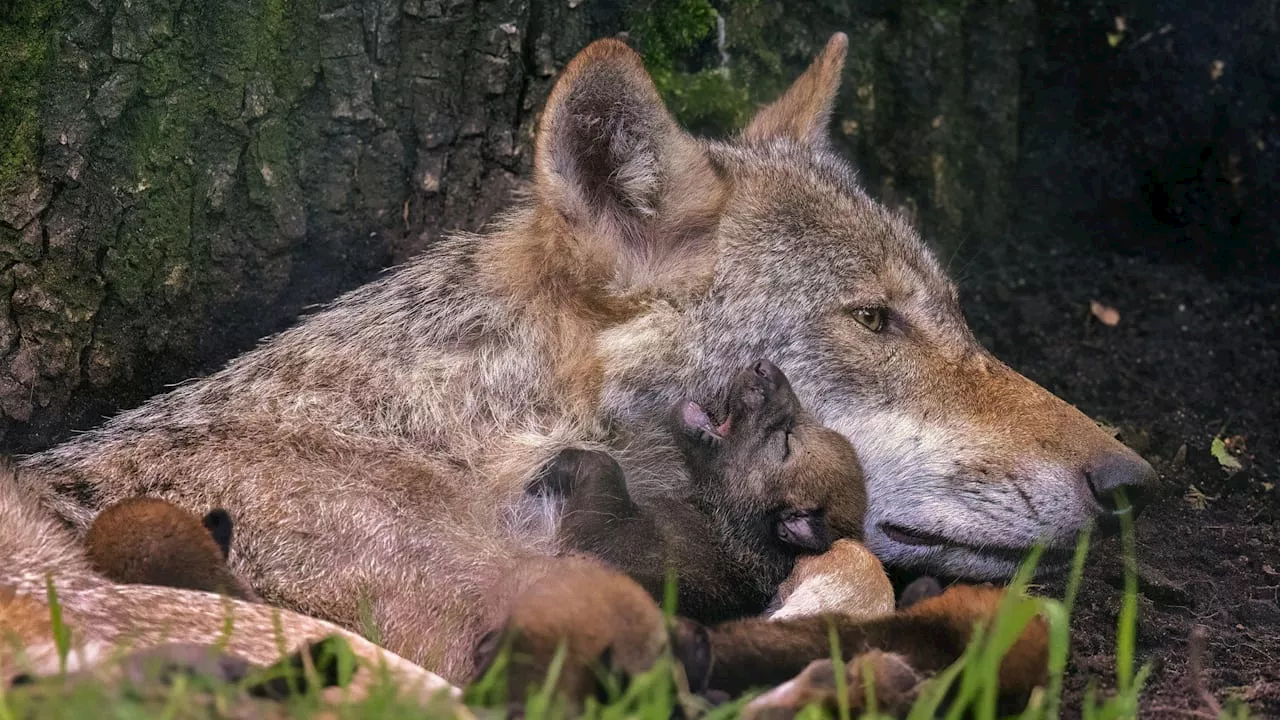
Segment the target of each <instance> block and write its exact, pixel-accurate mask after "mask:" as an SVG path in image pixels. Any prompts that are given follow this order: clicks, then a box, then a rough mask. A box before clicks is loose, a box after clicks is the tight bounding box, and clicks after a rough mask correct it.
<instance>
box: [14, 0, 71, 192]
mask: <svg viewBox="0 0 1280 720" xmlns="http://www.w3.org/2000/svg"><path fill="white" fill-rule="evenodd" d="M61 7H62V3H61V1H60V0H10V1H9V2H6V3H3V4H0V192H7V191H11V190H12V188H13V185H14V183H16V182H17V180H18V178H20V177H22V176H23V175H27V174H30V173H33V172H35V170H36V168H37V166H38V164H39V159H40V119H39V107H40V88H41V85H42V81H43V79H44V75H45V72H46V71H47V70H48V67H49V61H50V59H51V57H52V54H53V49H54V41H53V40H54V36H55V25H56V23H57V21H58V18H59V15H60V11H61Z"/></svg>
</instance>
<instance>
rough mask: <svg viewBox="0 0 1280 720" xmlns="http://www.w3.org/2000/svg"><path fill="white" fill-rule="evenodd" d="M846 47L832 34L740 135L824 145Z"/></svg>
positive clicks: (845, 38) (839, 35) (843, 40)
mask: <svg viewBox="0 0 1280 720" xmlns="http://www.w3.org/2000/svg"><path fill="white" fill-rule="evenodd" d="M848 50H849V37H848V36H847V35H845V34H844V33H836V34H834V35H832V36H831V39H830V40H828V41H827V45H826V47H824V48H823V49H822V52H821V53H819V54H818V57H816V58H814V60H813V62H812V63H811V64H810V65H809V68H808V69H807V70H805V71H804V73H803V74H801V75H800V77H798V78H796V81H795V82H793V83H792V84H791V87H789V88H787V91H786V92H785V93H783V94H782V97H780V98H778V99H777V100H775V101H774V102H773V104H771V105H768V106H766V107H765V108H764V109H763V110H761V111H760V112H759V113H757V114H756V116H755V117H754V118H752V120H751V122H750V123H749V124H748V125H747V127H746V129H745V130H743V131H742V136H743V137H744V138H745V139H747V140H748V141H755V142H761V141H766V140H769V139H771V138H777V137H781V138H787V139H789V140H793V141H795V142H798V143H800V144H802V145H807V146H810V147H824V146H826V144H827V142H828V139H827V122H828V121H830V120H831V108H832V106H833V105H834V104H835V101H836V93H837V92H839V90H840V75H841V73H842V72H843V71H844V58H845V55H846V54H847V53H848Z"/></svg>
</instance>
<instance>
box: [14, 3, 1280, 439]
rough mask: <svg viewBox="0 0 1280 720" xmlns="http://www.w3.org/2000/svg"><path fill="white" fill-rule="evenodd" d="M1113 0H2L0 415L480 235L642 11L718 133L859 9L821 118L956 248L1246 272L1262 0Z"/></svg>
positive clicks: (1264, 112) (147, 372) (124, 383)
mask: <svg viewBox="0 0 1280 720" xmlns="http://www.w3.org/2000/svg"><path fill="white" fill-rule="evenodd" d="M1121 5H1123V6H1124V7H1119V6H1116V5H1115V3H1107V4H1104V3H1101V2H1096V1H1095V0H902V2H890V1H889V0H867V1H866V2H860V3H844V2H833V1H831V0H819V1H817V2H811V3H790V2H781V1H780V0H720V1H718V2H709V0H628V1H626V2H605V0H485V1H483V2H478V1H475V0H468V1H463V0H203V1H201V2H183V1H181V0H16V1H15V2H14V3H11V4H9V5H8V6H6V8H5V9H3V10H0V15H4V14H5V13H7V14H8V16H7V17H0V88H3V89H2V90H0V152H2V153H3V155H0V267H2V270H0V305H2V306H3V307H0V438H2V439H3V442H4V445H5V446H6V447H7V448H8V449H11V450H29V449H36V448H39V447H42V446H44V445H47V444H48V443H50V442H52V441H53V440H55V439H57V438H58V437H60V436H62V435H64V434H65V433H66V432H67V431H68V430H69V429H72V428H76V427H84V426H86V425H91V424H94V423H95V422H97V421H98V420H99V419H100V418H101V416H102V415H103V414H105V413H108V412H111V411H112V410H114V409H116V408H118V407H122V406H128V405H132V404H136V403H137V402H139V401H140V400H142V399H143V398H145V397H146V396H147V395H150V394H152V393H154V392H156V391H157V390H159V389H161V388H162V387H163V385H164V384H165V383H169V382H175V381H179V380H181V379H183V378H185V377H188V376H190V375H192V374H194V373H198V372H202V371H205V370H207V369H209V368H212V367H215V366H216V365H217V364H219V363H221V362H223V361H225V360H226V359H227V358H229V357H231V356H234V355H235V354H237V353H239V352H241V351H243V350H244V349H246V348H247V347H250V346H251V345H252V344H253V343H254V342H255V341H256V340H257V338H259V337H261V336H263V335H266V334H268V333H270V332H272V331H275V330H278V329H280V328H282V327H283V326H285V325H287V324H289V323H290V322H292V320H293V319H294V318H295V317H296V316H297V314H298V313H299V312H300V311H301V310H303V309H304V308H305V307H306V306H307V305H308V304H311V303H316V302H321V301H324V300H327V299H330V298H332V297H334V296H335V295H336V294H338V293H339V292H340V291H342V290H344V289H348V288H351V287H354V286H355V285H357V284H359V283H360V282H363V281H365V280H367V279H369V278H370V277H372V276H373V275H374V274H375V273H376V272H377V271H378V270H379V269H380V268H383V267H386V266H387V265H389V264H392V263H394V262H398V261H401V260H403V259H405V258H406V257H408V256H409V255H411V254H413V253H415V252H417V251H420V250H422V249H424V248H426V247H428V246H429V245H430V243H431V241H432V239H433V238H436V237H438V236H439V235H440V234H441V232H443V231H446V230H449V229H453V228H466V229H475V228H477V227H479V226H481V225H482V224H483V223H484V221H486V220H487V219H488V218H490V217H491V216H492V214H493V213H494V211H495V210H497V209H499V208H502V207H503V206H505V205H506V204H507V203H508V202H509V200H510V196H511V192H512V190H513V189H515V188H517V187H518V186H519V184H520V182H521V181H520V178H521V177H522V176H523V175H524V174H525V171H526V169H527V167H528V164H529V160H530V138H531V132H532V128H533V126H534V123H535V120H536V112H537V110H538V109H539V108H540V107H541V103H542V100H543V98H544V97H545V95H546V92H547V90H548V89H549V85H550V81H551V80H552V78H553V75H554V73H555V72H556V70H557V69H558V68H559V67H561V66H562V65H563V63H564V62H566V61H567V60H568V58H570V57H571V56H572V55H573V53H574V52H576V51H577V50H578V49H580V48H581V47H582V46H583V45H585V44H586V42H588V41H589V40H590V39H592V38H594V37H599V36H603V35H609V34H613V33H615V32H618V31H621V30H628V29H630V30H632V31H633V39H635V40H636V41H638V42H639V43H640V44H641V46H642V47H644V48H646V49H648V50H650V51H651V65H652V66H653V67H654V69H655V71H656V72H658V74H659V82H660V84H661V85H662V86H663V89H664V91H665V92H666V93H667V94H668V96H669V97H670V98H671V99H672V101H673V106H675V107H677V109H678V110H679V111H680V113H681V114H682V115H683V116H684V117H683V119H684V120H686V121H688V122H689V123H691V124H692V125H694V126H696V127H698V128H700V129H703V130H711V131H717V130H718V131H726V130H728V129H730V128H729V127H727V126H729V125H732V124H734V123H735V122H740V121H741V120H742V119H743V118H744V117H745V116H746V115H747V113H748V112H749V111H750V109H751V106H752V105H753V104H754V103H755V102H758V101H760V100H767V99H769V98H770V97H771V96H773V95H774V94H775V93H776V91H777V90H778V89H780V88H781V87H782V85H783V84H784V82H785V81H786V80H787V79H789V78H790V77H792V76H793V75H794V73H795V72H796V71H798V69H799V68H800V67H802V66H803V65H804V64H805V63H806V62H807V61H808V60H809V58H811V57H812V55H813V53H814V52H815V51H816V49H817V48H818V47H820V46H821V44H822V43H823V42H824V41H825V39H826V38H827V36H828V35H829V33H830V32H832V31H835V30H844V31H846V32H848V33H849V34H850V37H851V40H852V43H851V55H850V62H849V67H848V70H847V73H846V81H845V85H844V91H843V93H842V95H841V98H840V101H839V108H838V112H837V117H836V118H835V123H834V125H835V127H834V130H835V132H836V134H837V136H838V137H839V138H841V139H842V142H844V143H845V145H846V148H847V149H848V151H849V154H850V156H851V157H852V158H853V159H854V160H855V161H856V162H857V163H858V165H859V166H860V168H861V170H862V172H863V176H864V178H865V179H866V182H867V184H868V186H869V187H870V188H871V189H872V191H873V193H875V194H876V195H878V196H879V197H881V198H883V199H885V200H886V201H888V202H890V203H891V204H894V205H897V206H899V207H902V208H904V209H905V210H906V211H907V212H909V213H910V214H911V215H913V216H914V217H915V219H916V221H917V223H918V224H919V225H920V227H921V229H922V231H923V232H924V233H925V235H926V236H927V237H929V238H931V239H932V240H934V241H935V242H937V243H938V245H939V247H940V248H941V249H942V251H943V253H944V255H946V256H951V255H953V254H955V253H956V252H957V251H960V252H961V254H962V255H967V253H968V251H969V249H972V248H973V247H975V246H983V245H992V244H998V243H1000V242H1004V241H1006V239H1009V240H1008V242H1013V243H1016V242H1018V240H1017V238H1018V237H1019V236H1020V235H1022V234H1025V233H1039V234H1041V235H1044V234H1052V235H1054V236H1055V238H1056V239H1055V242H1067V243H1084V244H1089V243H1102V244H1103V246H1104V247H1105V248H1106V249H1116V248H1120V249H1122V250H1125V251H1131V252H1141V253H1147V254H1152V255H1155V256H1159V257H1168V258H1170V259H1175V260H1176V259H1183V260H1190V261H1193V262H1196V263H1201V264H1210V265H1212V266H1214V267H1217V268H1219V269H1220V270H1231V269H1232V268H1247V267H1255V266H1258V263H1257V262H1256V261H1257V260H1258V259H1259V258H1265V257H1270V256H1273V255H1274V254H1275V252H1276V247H1277V245H1276V243H1277V241H1276V240H1275V238H1276V237H1277V236H1276V234H1275V233H1274V232H1272V231H1271V228H1274V227H1276V225H1277V221H1280V217H1277V214H1278V213H1280V209H1277V207H1280V206H1277V205H1276V204H1275V203H1274V202H1271V201H1270V198H1274V197H1275V196H1276V194H1277V193H1276V191H1277V190H1278V189H1280V155H1278V153H1280V135H1278V133H1280V130H1278V129H1277V128H1280V124H1278V123H1277V119H1276V114H1277V112H1278V110H1280V108H1278V105H1280V101H1278V100H1277V98H1280V87H1278V86H1280V49H1278V48H1280V31H1278V30H1277V24H1278V23H1280V20H1278V19H1277V10H1276V5H1275V3H1274V2H1273V1H1272V0H1246V1H1245V2H1243V3H1240V4H1233V3H1220V2H1214V1H1213V0H1193V1H1192V2H1180V1H1179V2H1175V0H1151V1H1150V2H1132V3H1122V4H1121ZM713 10H714V11H718V14H719V16H720V18H721V19H722V21H723V29H724V33H723V41H720V40H718V39H717V33H716V30H715V22H714V19H715V16H716V12H713ZM1117 17H1122V18H1124V19H1123V20H1121V21H1117ZM688 28H699V31H698V32H693V33H685V32H684V30H686V29H688ZM685 34H691V35H693V37H692V38H687V37H684V36H683V35H685ZM1082 221H1083V222H1082ZM1081 222H1082V225H1080V226H1079V227H1084V228H1087V229H1080V230H1076V229H1074V228H1075V227H1077V225H1075V224H1076V223H1081ZM1050 244H1051V243H1050ZM1224 248H1225V250H1224Z"/></svg>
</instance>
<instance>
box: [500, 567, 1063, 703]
mask: <svg viewBox="0 0 1280 720" xmlns="http://www.w3.org/2000/svg"><path fill="white" fill-rule="evenodd" d="M581 562H582V563H583V564H582V566H581V567H579V568H578V571H576V572H565V573H562V574H556V575H548V576H546V577H545V578H544V579H543V580H542V581H540V582H539V583H536V584H535V585H534V586H532V588H531V589H530V591H529V592H527V593H526V594H525V595H523V596H521V597H520V598H518V599H517V601H516V603H515V610H514V612H513V613H512V615H511V616H510V617H509V618H508V619H507V621H506V623H504V624H503V625H502V626H501V628H500V631H495V632H492V633H490V634H489V635H488V636H486V639H485V641H484V642H482V643H481V644H480V646H479V649H478V651H477V660H478V662H477V666H478V667H479V668H481V669H482V670H483V669H484V668H486V667H487V666H488V664H489V663H490V662H492V660H493V659H494V658H495V657H497V655H498V648H499V638H507V639H508V642H510V643H511V646H510V647H511V657H512V660H511V662H512V666H511V675H510V676H509V678H510V680H511V681H510V682H509V683H508V686H507V691H508V700H509V702H510V703H512V704H513V705H520V704H522V703H523V702H524V700H525V699H526V697H527V694H528V692H529V690H530V688H531V687H537V686H540V684H541V683H542V682H543V678H545V677H546V672H547V669H548V667H550V666H551V664H552V658H553V656H554V655H555V653H556V651H557V648H558V647H559V646H560V644H561V643H564V645H565V648H566V650H565V655H564V658H563V665H562V668H561V675H560V684H559V689H560V690H561V691H563V692H565V693H566V694H567V696H568V699H569V700H570V702H571V703H574V702H577V701H581V700H582V699H583V698H585V697H590V696H592V695H599V694H600V693H601V691H602V684H601V678H602V677H604V676H605V674H606V673H608V672H613V673H616V674H618V675H621V676H622V678H623V679H624V680H625V678H627V677H629V676H634V675H635V674H636V672H637V671H640V670H644V669H647V668H648V667H650V666H651V665H652V663H653V662H654V660H655V659H656V658H657V657H658V656H659V655H660V654H661V653H662V652H664V651H666V650H668V649H669V650H670V651H671V652H672V654H673V656H674V657H675V658H676V659H677V660H678V661H679V662H680V663H681V664H682V666H683V668H684V670H685V675H686V677H687V679H688V683H687V684H688V689H690V690H693V691H695V692H702V693H708V694H717V695H721V696H729V697H735V696H738V695H740V694H742V693H744V692H746V691H748V690H752V689H756V688H767V687H771V686H776V685H779V684H780V683H787V682H788V681H791V680H792V679H793V678H795V679H796V682H795V683H790V684H791V686H792V687H793V688H797V687H798V688H800V689H802V690H804V691H803V692H801V693H799V694H798V695H797V694H795V693H783V695H784V696H785V697H786V698H790V700H788V702H792V701H795V700H796V698H798V697H808V698H817V699H821V698H822V696H823V695H824V694H825V693H832V692H834V691H835V687H834V685H832V686H830V687H827V686H825V685H824V684H822V683H820V682H817V681H818V680H819V679H820V678H821V677H822V675H821V674H820V673H819V674H816V675H813V674H810V675H809V676H808V677H805V676H801V677H798V678H797V675H801V673H802V672H804V671H805V670H806V668H807V667H809V666H810V663H813V662H814V661H820V660H823V659H829V658H830V657H831V644H830V643H831V636H830V632H831V631H832V630H833V629H834V630H835V632H836V635H837V638H838V640H839V642H840V646H841V648H842V651H843V652H844V654H845V657H853V656H858V655H861V654H864V653H866V654H867V657H866V659H865V662H866V663H868V664H869V666H870V667H871V669H873V670H874V671H875V672H876V674H877V676H880V675H881V673H888V674H887V675H886V676H885V678H882V679H888V678H898V679H900V680H901V679H904V678H907V677H909V678H911V679H912V680H911V682H910V683H906V682H905V680H904V681H903V682H895V684H894V687H895V691H894V692H895V693H896V696H897V700H895V702H898V701H901V702H906V703H909V702H910V700H911V699H912V698H913V697H914V690H915V684H916V683H915V680H918V679H919V678H921V677H925V676H928V675H930V674H932V673H935V672H937V671H939V670H941V669H943V668H945V667H946V666H947V665H949V664H950V663H951V662H953V661H954V660H955V659H956V658H958V657H959V656H960V654H961V653H962V652H963V651H964V649H965V647H966V646H967V644H968V642H969V640H970V638H971V637H972V633H973V630H974V627H975V625H976V624H977V623H978V622H980V621H981V622H987V623H989V622H990V621H991V620H992V619H993V618H994V616H995V614H996V612H997V611H998V610H999V607H1000V604H1001V602H1002V600H1003V597H1004V591H1003V590H1000V589H996V588H990V587H976V586H966V585H957V586H953V587H951V588H948V589H947V590H946V591H944V592H943V593H942V594H941V595H938V596H934V597H929V598H925V599H923V600H920V601H919V602H918V603H916V604H915V605H913V606H911V607H910V608H909V609H906V610H903V611H900V612H896V613H891V614H887V615H883V616H880V617H877V618H874V619H863V618H858V617H850V616H847V615H844V614H842V613H839V612H836V613H823V614H820V615H813V616H809V617H795V618H788V619H785V620H765V619H760V618H751V619H744V620H736V621H731V622H727V623H722V624H720V625H716V626H711V627H704V626H702V625H700V624H697V623H695V622H693V621H690V620H684V619H680V620H679V621H678V622H677V624H676V625H675V626H674V627H673V628H671V629H669V630H664V627H663V624H662V615H661V612H660V611H659V610H658V607H657V605H656V603H655V602H654V601H653V600H652V598H650V597H649V595H648V593H647V592H646V591H645V590H643V589H642V588H641V587H640V586H639V585H638V584H637V583H635V581H633V580H631V579H630V578H628V577H626V576H625V575H622V574H621V573H618V572H617V571H614V570H610V569H607V568H605V567H604V566H603V565H602V564H600V563H599V562H598V561H595V560H594V559H590V560H588V559H585V558H584V559H581ZM1047 663H1048V636H1047V630H1046V626H1045V624H1044V622H1043V621H1042V620H1041V619H1039V618H1036V619H1034V620H1033V621H1032V622H1031V623H1030V624H1029V625H1028V627H1027V628H1025V629H1024V630H1023V632H1022V634H1021V635H1020V636H1019V637H1018V639H1017V641H1016V642H1015V643H1014V645H1013V647H1012V648H1011V650H1010V651H1009V653H1008V655H1006V657H1005V660H1004V662H1003V663H1002V665H1001V670H1000V675H999V687H1000V691H1001V696H1002V697H1003V698H1005V701H1006V702H1008V703H1009V704H1010V706H1011V707H1012V706H1014V705H1016V704H1017V703H1018V702H1019V701H1021V702H1024V703H1025V700H1026V698H1027V696H1028V695H1029V694H1030V692H1031V691H1032V690H1033V689H1034V688H1035V687H1037V686H1039V685H1041V684H1043V683H1044V681H1045V677H1046V672H1047ZM903 670H905V672H904V671H903ZM831 699H834V696H831ZM851 700H853V701H855V706H856V703H857V702H860V701H861V700H860V698H851ZM882 707H883V706H882ZM794 709H799V708H798V707H796V708H794Z"/></svg>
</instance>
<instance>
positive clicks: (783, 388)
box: [532, 360, 883, 622]
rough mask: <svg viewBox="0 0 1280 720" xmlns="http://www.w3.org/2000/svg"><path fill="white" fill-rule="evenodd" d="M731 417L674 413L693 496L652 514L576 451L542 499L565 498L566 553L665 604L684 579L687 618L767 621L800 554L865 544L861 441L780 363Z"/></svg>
mask: <svg viewBox="0 0 1280 720" xmlns="http://www.w3.org/2000/svg"><path fill="white" fill-rule="evenodd" d="M722 417H723V418H724V420H723V422H720V423H716V422H715V421H714V420H712V419H711V416H710V415H709V414H708V412H707V410H706V409H704V408H703V407H702V406H701V405H698V404H697V403H696V402H694V401H692V400H686V401H682V402H680V403H677V404H676V407H675V408H674V409H673V411H672V413H671V426H672V432H673V435H674V436H675V438H676V443H677V444H678V445H679V446H680V448H681V450H682V451H683V452H684V455H685V458H686V461H687V462H688V464H689V474H690V493H689V495H688V496H679V495H673V496H672V497H670V498H662V499H661V500H660V501H657V502H655V503H654V504H653V506H652V507H649V508H641V507H639V506H638V505H636V504H635V503H634V502H633V501H632V500H631V496H630V493H628V491H627V484H626V479H625V478H624V477H623V473H622V468H621V467H620V466H619V465H618V464H617V462H615V461H614V460H613V459H612V458H611V457H609V455H608V454H606V453H603V452H599V451H583V450H576V449H569V450H565V451H563V452H561V453H560V455H558V456H557V457H556V459H555V461H553V462H552V464H551V467H550V469H549V471H548V473H547V475H546V476H545V477H544V478H542V479H541V480H540V481H539V482H538V483H536V484H535V486H534V487H533V488H532V490H533V491H534V492H554V493H555V494H556V495H557V496H560V497H564V498H565V505H564V509H563V519H562V520H561V521H560V536H559V540H560V543H561V544H562V546H564V547H565V548H567V549H572V550H579V551H584V552H587V553H589V554H591V555H595V556H596V557H600V558H602V559H604V560H605V561H607V562H609V563H610V564H611V565H613V566H614V567H617V568H619V569H620V570H622V571H623V572H625V573H626V574H627V575H629V576H631V577H632V578H634V579H635V580H637V581H638V582H639V583H640V584H641V585H642V586H643V587H644V588H645V589H646V590H648V591H649V593H650V594H651V595H652V596H653V597H655V598H661V597H662V595H663V591H664V586H665V583H666V580H667V572H668V570H669V569H671V570H674V571H676V573H677V577H676V581H677V587H678V598H677V607H678V609H679V612H680V614H681V615H685V616H688V617H690V618H693V619H695V620H698V621H701V622H718V621H721V620H728V619H732V618H738V617H745V616H748V615H758V614H760V613H762V612H764V611H765V608H766V606H767V605H768V603H769V602H770V601H771V600H772V599H773V597H774V596H775V595H776V594H777V592H778V588H779V586H780V585H781V584H782V581H783V580H785V579H786V578H787V576H788V575H789V574H791V571H792V569H793V567H794V566H795V564H796V559H797V558H798V557H799V556H800V555H802V554H815V553H823V552H826V551H827V550H829V549H830V548H831V544H832V542H833V541H834V540H836V539H839V538H859V537H861V536H862V516H863V514H864V513H865V511H866V491H865V489H864V488H863V484H862V473H861V470H859V468H858V460H857V457H856V456H855V455H854V453H853V448H852V447H850V446H849V441H848V440H845V439H844V436H842V435H840V434H839V433H836V432H835V431H832V430H828V429H826V428H824V427H822V426H821V425H818V424H817V423H815V422H814V421H813V419H812V418H811V417H809V415H808V414H807V413H804V412H803V411H802V410H801V408H800V401H799V400H798V399H797V398H796V396H795V393H794V392H792V390H791V384H790V383H789V382H788V381H787V377H786V375H784V374H783V373H782V371H781V370H779V369H778V367H777V366H775V365H774V364H773V363H771V362H768V361H767V360H760V361H757V362H756V363H754V364H752V366H751V367H749V368H746V369H744V370H743V371H741V372H739V373H738V374H737V375H736V376H734V378H733V381H732V383H731V384H730V386H729V397H728V408H727V411H726V412H725V413H724V414H723V415H722ZM877 569H878V568H877ZM879 573H880V574H881V575H883V570H879ZM873 582H874V579H873Z"/></svg>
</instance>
